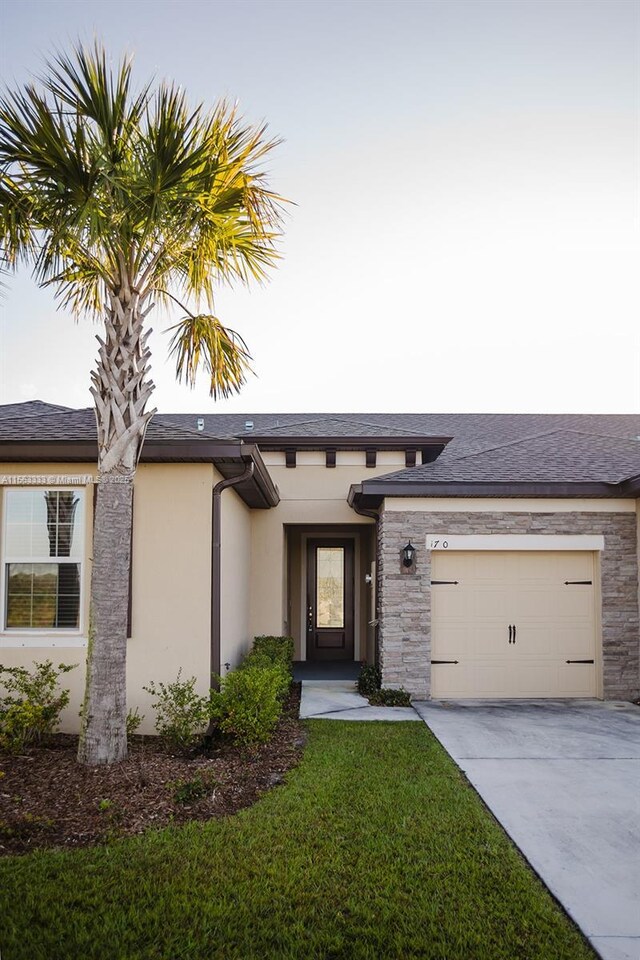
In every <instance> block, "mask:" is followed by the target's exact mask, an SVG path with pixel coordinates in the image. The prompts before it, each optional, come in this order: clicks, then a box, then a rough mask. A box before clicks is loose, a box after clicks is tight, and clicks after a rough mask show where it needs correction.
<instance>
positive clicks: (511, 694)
mask: <svg viewBox="0 0 640 960" xmlns="http://www.w3.org/2000/svg"><path fill="white" fill-rule="evenodd" d="M431 558H432V566H431V578H432V580H431V584H432V586H431V603H432V607H431V610H432V613H431V644H432V646H431V659H432V667H431V696H432V697H434V698H436V699H447V698H465V697H507V698H517V697H593V696H596V691H597V684H596V667H595V662H594V661H595V659H596V655H595V647H596V617H595V586H594V584H595V558H594V555H593V554H592V553H589V552H587V551H584V552H564V551H562V552H560V551H559V552H542V551H540V552H538V551H531V552H525V551H517V552H515V551H514V552H506V551H505V552H502V551H495V552H494V551H477V552H465V551H455V552H451V553H446V552H444V551H434V552H433V553H432V555H431Z"/></svg>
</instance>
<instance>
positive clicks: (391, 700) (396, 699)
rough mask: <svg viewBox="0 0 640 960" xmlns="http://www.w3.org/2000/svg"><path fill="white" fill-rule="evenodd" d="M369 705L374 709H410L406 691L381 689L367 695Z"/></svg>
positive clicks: (409, 698)
mask: <svg viewBox="0 0 640 960" xmlns="http://www.w3.org/2000/svg"><path fill="white" fill-rule="evenodd" d="M369 703H370V704H372V705H373V706H374V707H410V706H411V695H410V694H409V693H407V691H406V690H391V689H390V688H389V687H383V688H382V689H381V690H375V691H374V692H373V693H371V694H370V695H369Z"/></svg>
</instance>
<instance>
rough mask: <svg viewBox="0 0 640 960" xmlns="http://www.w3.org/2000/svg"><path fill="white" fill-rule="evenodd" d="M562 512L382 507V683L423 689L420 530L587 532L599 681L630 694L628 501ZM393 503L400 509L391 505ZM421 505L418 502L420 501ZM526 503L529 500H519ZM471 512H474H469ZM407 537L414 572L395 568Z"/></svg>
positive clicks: (426, 558) (425, 638)
mask: <svg viewBox="0 0 640 960" xmlns="http://www.w3.org/2000/svg"><path fill="white" fill-rule="evenodd" d="M599 503H600V508H599V512H598V511H596V509H595V508H594V507H593V506H590V507H589V508H588V509H587V510H585V511H581V510H580V502H576V501H574V502H573V507H574V512H567V510H566V506H567V501H563V502H562V508H561V509H560V510H559V511H558V512H549V511H548V510H547V512H538V511H544V510H545V506H546V503H545V501H538V502H537V505H536V511H535V512H532V511H531V510H527V511H523V512H518V504H517V501H511V504H510V506H511V511H510V512H492V511H491V506H488V505H487V502H486V501H485V502H484V505H483V504H482V503H481V502H480V501H477V502H476V504H475V511H474V512H471V513H469V512H467V513H465V512H459V511H455V512H442V511H430V510H429V509H428V502H427V505H426V507H425V508H423V509H419V510H412V509H411V500H404V501H402V502H401V503H400V502H396V503H395V504H394V505H393V508H392V509H391V510H389V509H384V510H383V511H382V512H381V518H380V523H379V528H378V539H379V544H378V546H379V558H378V564H379V566H378V589H379V595H380V599H379V609H380V627H379V630H380V659H381V666H382V671H383V683H384V684H385V685H387V686H392V687H401V686H404V687H405V689H407V690H409V691H410V692H411V693H412V694H413V695H414V696H415V697H417V698H425V697H429V695H430V660H431V630H430V611H431V593H430V590H431V586H430V580H431V560H430V553H429V552H428V551H427V550H426V549H425V541H426V536H427V534H433V533H449V534H561V535H572V534H595V535H603V536H604V540H605V548H604V550H603V551H602V552H601V554H600V570H601V584H600V591H601V598H602V611H601V623H602V686H603V694H604V697H605V698H606V699H631V698H633V697H637V696H638V693H639V688H640V668H639V641H638V559H637V523H636V515H635V510H634V507H633V503H632V502H631V503H629V502H627V503H626V504H625V505H624V506H622V505H620V506H619V507H616V505H612V506H611V509H614V510H615V509H617V510H619V511H620V512H612V513H607V512H602V511H605V510H606V509H607V501H600V502H599ZM400 505H403V506H404V510H402V509H399V507H400ZM423 506H424V505H423ZM527 506H530V504H527ZM476 511H477V512H476ZM408 539H411V540H412V542H413V543H414V544H415V545H416V546H417V548H418V553H417V561H416V572H415V574H411V575H405V574H402V573H401V572H400V559H399V551H400V550H401V548H402V546H403V545H404V544H405V543H406V542H407V540H408Z"/></svg>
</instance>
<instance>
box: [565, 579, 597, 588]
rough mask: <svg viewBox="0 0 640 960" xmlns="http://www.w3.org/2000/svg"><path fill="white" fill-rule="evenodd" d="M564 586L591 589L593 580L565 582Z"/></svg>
mask: <svg viewBox="0 0 640 960" xmlns="http://www.w3.org/2000/svg"><path fill="white" fill-rule="evenodd" d="M564 585H565V587H569V586H574V587H591V586H592V585H593V580H565V582H564Z"/></svg>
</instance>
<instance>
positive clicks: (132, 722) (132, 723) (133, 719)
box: [126, 707, 144, 740]
mask: <svg viewBox="0 0 640 960" xmlns="http://www.w3.org/2000/svg"><path fill="white" fill-rule="evenodd" d="M143 720H144V713H140V711H139V710H138V708H137V707H136V708H135V710H128V711H127V720H126V724H127V726H126V729H127V740H130V739H131V737H132V736H133V735H134V733H135V732H136V730H137V729H138V727H139V726H140V724H141V723H142V721H143Z"/></svg>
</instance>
